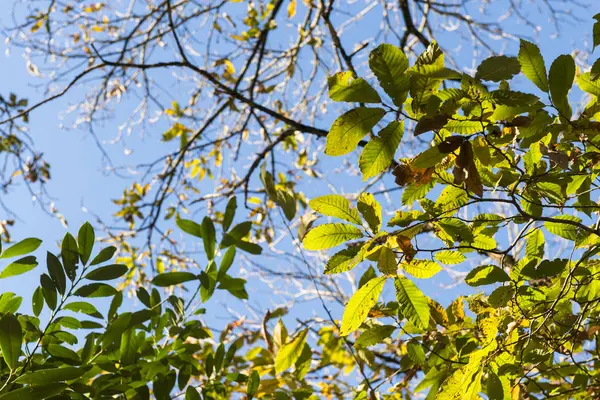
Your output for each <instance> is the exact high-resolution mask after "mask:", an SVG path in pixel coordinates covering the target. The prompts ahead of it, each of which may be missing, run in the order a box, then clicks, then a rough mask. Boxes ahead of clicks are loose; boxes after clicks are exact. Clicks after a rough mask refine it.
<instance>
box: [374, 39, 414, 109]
mask: <svg viewBox="0 0 600 400" xmlns="http://www.w3.org/2000/svg"><path fill="white" fill-rule="evenodd" d="M369 68H371V71H373V74H375V76H376V77H377V79H378V80H379V85H381V87H382V88H383V90H384V91H385V92H386V93H387V95H388V96H390V97H391V99H392V100H393V101H394V104H395V105H396V106H397V107H402V105H403V104H404V101H405V100H406V96H407V95H408V91H409V89H410V78H409V77H408V76H407V75H406V74H405V72H406V69H407V68H408V58H406V56H405V55H404V53H403V52H402V50H401V49H399V48H398V47H396V46H394V45H391V44H381V45H379V46H378V47H376V48H375V49H374V50H373V51H371V53H370V54H369Z"/></svg>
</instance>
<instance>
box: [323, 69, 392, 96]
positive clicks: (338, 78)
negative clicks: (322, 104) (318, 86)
mask: <svg viewBox="0 0 600 400" xmlns="http://www.w3.org/2000/svg"><path fill="white" fill-rule="evenodd" d="M327 86H328V87H329V97H330V98H331V100H333V101H345V102H357V103H381V98H380V97H379V95H378V94H377V92H376V91H375V89H373V88H372V87H371V85H369V84H368V83H367V81H365V80H364V79H362V78H356V77H355V76H354V74H353V73H352V72H350V71H346V72H338V73H337V74H335V75H332V76H330V77H329V78H328V79H327Z"/></svg>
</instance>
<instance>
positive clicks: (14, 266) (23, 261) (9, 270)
mask: <svg viewBox="0 0 600 400" xmlns="http://www.w3.org/2000/svg"><path fill="white" fill-rule="evenodd" d="M37 265H38V262H37V260H36V258H35V257H34V256H26V257H23V258H20V259H19V260H17V261H14V262H12V263H10V264H8V265H7V266H6V268H4V269H3V270H2V272H0V279H4V278H10V277H11V276H17V275H21V274H24V273H25V272H28V271H31V270H32V269H34V268H35V267H37Z"/></svg>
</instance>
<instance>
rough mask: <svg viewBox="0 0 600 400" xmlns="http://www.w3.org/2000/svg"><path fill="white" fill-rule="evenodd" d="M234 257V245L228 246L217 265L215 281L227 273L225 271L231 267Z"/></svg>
mask: <svg viewBox="0 0 600 400" xmlns="http://www.w3.org/2000/svg"><path fill="white" fill-rule="evenodd" d="M234 259H235V247H230V248H229V249H227V251H226V252H225V254H224V255H223V257H222V258H221V265H219V272H218V274H217V282H218V281H220V280H221V278H223V277H224V276H225V275H226V274H227V271H229V268H231V265H232V264H233V260H234Z"/></svg>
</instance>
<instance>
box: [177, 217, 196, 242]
mask: <svg viewBox="0 0 600 400" xmlns="http://www.w3.org/2000/svg"><path fill="white" fill-rule="evenodd" d="M175 223H176V224H177V226H178V227H179V229H181V230H182V231H184V232H185V233H189V234H190V235H192V236H196V237H198V238H201V237H202V227H201V226H200V225H199V224H197V223H195V222H194V221H192V220H190V219H181V218H179V216H177V218H175Z"/></svg>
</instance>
